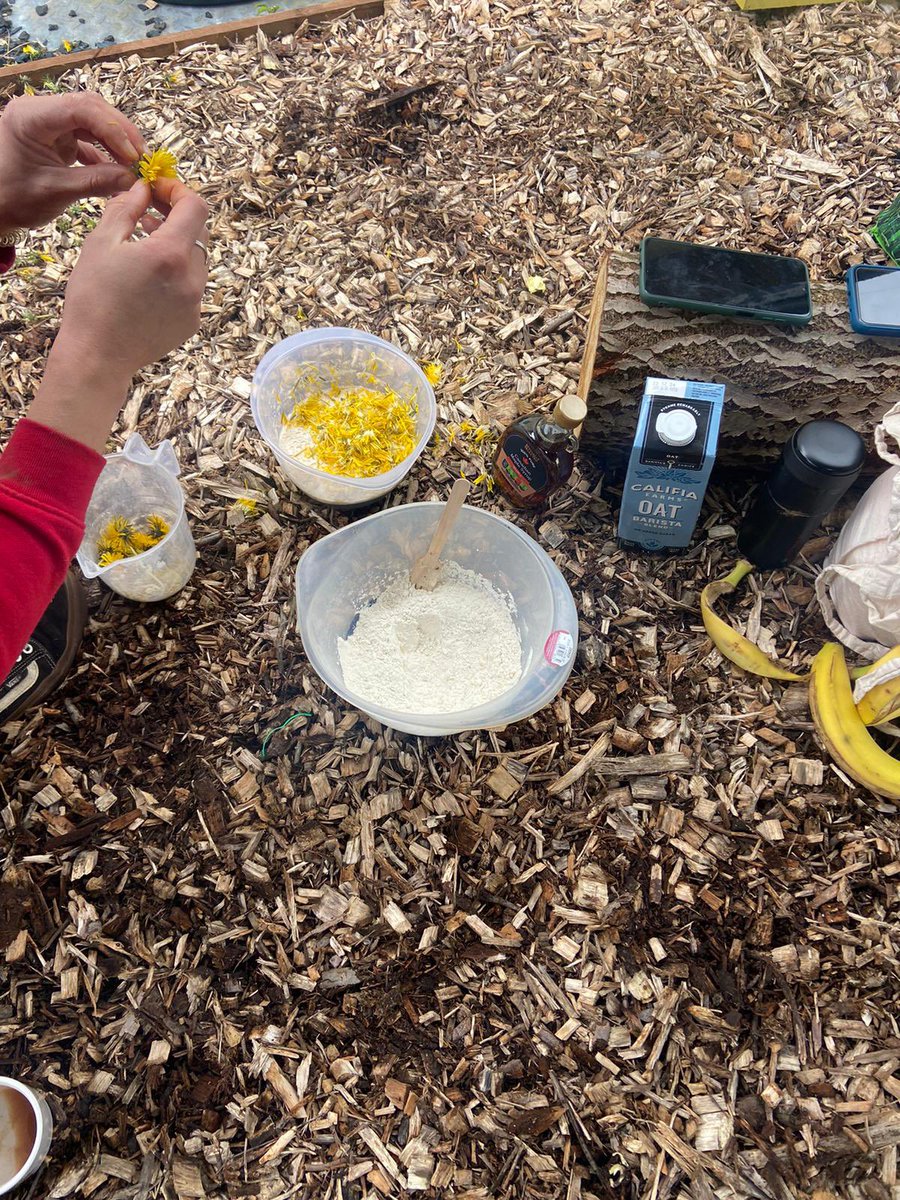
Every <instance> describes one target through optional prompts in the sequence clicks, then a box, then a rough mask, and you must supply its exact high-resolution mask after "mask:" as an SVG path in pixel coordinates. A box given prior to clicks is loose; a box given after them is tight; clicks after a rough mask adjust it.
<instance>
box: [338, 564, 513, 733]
mask: <svg viewBox="0 0 900 1200" xmlns="http://www.w3.org/2000/svg"><path fill="white" fill-rule="evenodd" d="M510 604H511V601H509V600H508V599H507V598H505V597H504V596H503V595H502V594H501V593H500V592H499V591H497V589H496V588H495V587H493V586H492V585H491V584H490V583H488V581H487V580H486V579H485V578H484V577H483V576H482V575H478V574H476V572H474V571H467V570H466V569H465V568H464V567H461V566H459V564H458V563H446V564H445V565H444V568H443V572H442V577H441V582H440V583H439V584H438V585H437V587H436V588H435V589H434V591H433V592H426V591H423V590H419V589H418V588H414V587H413V586H412V584H411V583H410V582H409V576H408V575H405V574H404V575H401V576H399V577H398V578H397V579H394V580H393V581H392V582H391V583H390V584H388V586H387V587H386V588H385V590H384V591H383V592H382V593H381V595H380V596H379V597H378V599H377V600H376V601H375V603H374V604H372V605H370V606H369V607H368V608H364V609H363V610H362V612H361V613H360V614H359V619H358V620H357V623H356V628H355V629H354V630H353V632H352V633H351V634H350V636H349V637H347V638H342V639H341V640H339V642H338V655H339V657H340V661H341V670H342V671H343V673H344V683H345V684H346V685H347V687H348V688H349V689H350V690H351V691H353V692H356V694H357V695H358V696H362V697H364V698H365V699H366V700H368V701H370V702H371V703H372V704H378V705H380V706H382V707H384V708H392V709H394V710H395V711H396V712H406V713H447V712H459V711H461V710H462V709H466V708H475V707H476V706H477V705H479V704H485V703H487V701H488V700H494V699H496V697H497V696H500V695H502V694H503V693H504V692H506V691H508V690H509V689H510V688H511V687H512V686H513V685H514V684H515V683H517V682H518V680H519V677H520V676H521V674H522V646H521V643H520V641H519V632H518V630H517V629H516V624H515V621H514V620H513V617H512V612H511V611H510Z"/></svg>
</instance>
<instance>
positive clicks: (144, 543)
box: [131, 530, 159, 554]
mask: <svg viewBox="0 0 900 1200" xmlns="http://www.w3.org/2000/svg"><path fill="white" fill-rule="evenodd" d="M158 541H159V538H157V537H154V536H153V534H152V533H141V532H140V530H138V532H137V533H136V534H135V535H134V537H133V538H132V541H131V544H132V546H133V547H134V552H135V554H143V553H144V551H145V550H152V549H153V547H154V546H155V545H156V544H157V542H158Z"/></svg>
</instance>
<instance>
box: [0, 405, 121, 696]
mask: <svg viewBox="0 0 900 1200" xmlns="http://www.w3.org/2000/svg"><path fill="white" fill-rule="evenodd" d="M104 461H105V460H104V458H103V456H102V455H101V454H97V453H96V451H94V450H91V449H89V448H88V447H87V446H83V445H82V444H81V442H76V441H73V440H72V438H68V437H66V436H65V435H64V434H62V433H57V431H56V430H55V429H48V428H47V426H46V425H40V424H38V422H37V421H29V420H28V419H27V418H23V419H22V420H21V421H19V423H18V425H17V426H16V428H15V430H14V431H13V435H12V437H11V438H10V440H9V445H8V446H7V447H6V449H5V450H4V451H3V453H2V454H0V681H2V680H4V679H5V678H6V676H7V675H8V674H9V672H10V670H11V668H12V666H13V664H14V663H15V661H16V659H17V658H18V656H19V654H20V653H21V651H22V648H23V646H24V645H25V643H26V642H27V641H28V639H29V638H30V637H31V635H32V633H34V630H35V628H36V626H37V623H38V621H39V620H40V619H41V616H42V615H43V613H44V610H45V609H46V607H47V605H48V604H49V603H50V601H51V600H52V599H53V595H54V593H55V592H56V589H57V588H58V587H59V585H60V584H61V583H62V581H63V579H64V578H65V574H66V571H67V570H68V567H69V563H70V562H71V561H72V558H73V556H74V554H75V551H76V550H77V549H78V547H79V545H80V544H81V539H82V537H83V535H84V514H85V513H86V512H87V506H88V503H89V501H90V498H91V493H92V492H93V490H94V484H95V483H96V482H97V477H98V475H99V474H100V472H101V471H102V470H103V466H104Z"/></svg>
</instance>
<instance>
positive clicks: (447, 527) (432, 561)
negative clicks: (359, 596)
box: [409, 479, 469, 592]
mask: <svg viewBox="0 0 900 1200" xmlns="http://www.w3.org/2000/svg"><path fill="white" fill-rule="evenodd" d="M468 494H469V481H468V479H457V481H456V483H454V485H453V487H452V489H451V491H450V499H449V500H448V501H447V503H446V504H445V505H444V511H443V512H442V513H441V519H440V520H439V521H438V523H437V529H435V531H434V537H432V539H431V545H430V546H429V547H428V549H427V550H426V551H425V553H424V554H423V555H422V557H421V558H417V559H416V561H415V562H414V563H413V565H412V568H411V569H410V572H409V579H410V582H411V583H412V585H413V587H415V588H421V589H422V590H423V591H426V592H433V591H434V589H435V587H436V586H437V583H438V580H439V579H440V577H441V551H442V550H443V549H444V546H445V545H446V544H447V538H448V537H449V536H450V533H451V531H452V529H453V526H454V525H455V524H456V518H457V517H458V516H459V513H460V509H461V508H462V506H463V504H464V502H465V499H466V496H468Z"/></svg>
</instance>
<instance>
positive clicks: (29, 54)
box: [22, 44, 41, 58]
mask: <svg viewBox="0 0 900 1200" xmlns="http://www.w3.org/2000/svg"><path fill="white" fill-rule="evenodd" d="M22 53H23V54H24V55H25V57H26V58H40V57H41V52H40V50H38V49H37V48H36V47H35V46H32V45H30V44H29V45H27V46H23V47H22Z"/></svg>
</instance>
